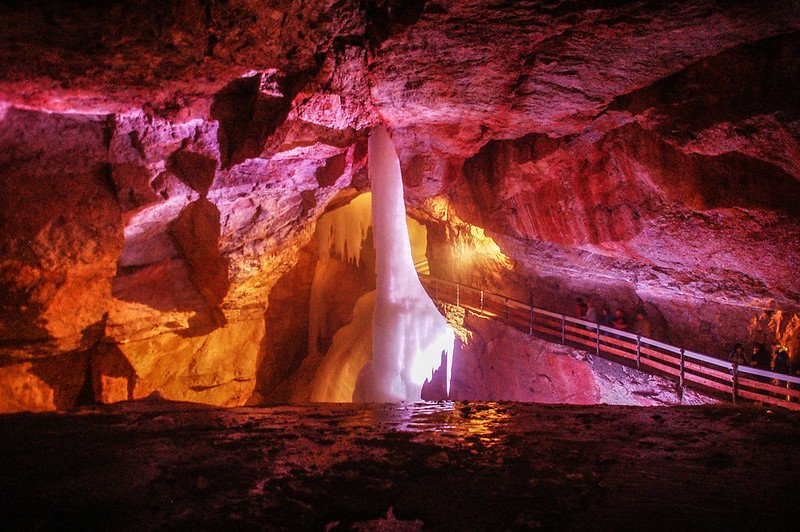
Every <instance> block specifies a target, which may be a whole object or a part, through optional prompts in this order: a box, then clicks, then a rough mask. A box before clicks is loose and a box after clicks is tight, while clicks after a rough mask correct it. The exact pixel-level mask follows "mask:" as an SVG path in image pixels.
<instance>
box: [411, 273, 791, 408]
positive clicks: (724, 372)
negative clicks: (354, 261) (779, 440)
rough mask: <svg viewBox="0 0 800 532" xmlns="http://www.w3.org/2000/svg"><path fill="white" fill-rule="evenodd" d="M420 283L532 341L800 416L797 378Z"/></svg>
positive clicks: (468, 290)
mask: <svg viewBox="0 0 800 532" xmlns="http://www.w3.org/2000/svg"><path fill="white" fill-rule="evenodd" d="M420 280H421V281H422V285H423V286H424V287H425V288H426V290H428V292H429V294H430V295H431V297H433V299H434V300H438V301H440V302H443V303H449V304H453V305H456V306H459V307H462V308H464V309H467V310H470V311H472V312H474V313H476V314H479V315H482V316H486V317H489V318H494V319H498V320H502V321H504V322H505V323H506V324H507V325H508V326H510V327H514V328H515V329H517V330H520V331H523V332H526V333H527V334H528V335H531V336H532V335H533V334H534V333H537V334H539V335H542V336H544V337H545V339H549V340H557V341H560V342H561V343H562V344H565V343H567V342H569V343H570V344H573V345H578V346H580V347H582V348H584V349H591V350H592V351H594V352H595V353H596V354H597V355H598V356H612V357H619V358H622V359H625V360H627V361H628V362H629V363H635V364H636V367H638V368H641V369H644V370H646V371H648V372H650V373H656V374H660V375H664V376H668V377H669V378H672V379H673V380H676V381H677V382H678V384H679V386H680V387H681V388H683V387H689V388H693V389H697V390H699V391H706V392H707V391H712V392H714V393H716V394H724V395H725V396H728V397H730V399H731V400H732V401H733V402H734V403H736V402H737V401H738V400H740V399H746V400H751V401H759V402H762V403H767V404H771V405H776V406H780V407H784V408H788V409H791V410H800V378H798V377H793V376H791V375H784V374H782V373H775V372H772V371H766V370H762V369H757V368H752V367H750V366H745V365H740V364H735V363H733V362H728V361H726V360H721V359H719V358H716V357H712V356H708V355H703V354H701V353H696V352H694V351H689V350H688V349H682V348H680V347H675V346H673V345H669V344H665V343H663V342H659V341H657V340H653V339H652V338H647V337H644V336H641V335H637V334H632V333H630V332H627V331H622V330H619V329H614V328H612V327H606V326H603V325H599V324H597V323H592V322H589V321H585V320H581V319H578V318H572V317H570V316H567V315H565V314H558V313H556V312H550V311H547V310H544V309H540V308H536V307H533V306H531V305H528V304H527V303H523V302H522V301H517V300H515V299H512V298H509V297H506V296H503V295H500V294H494V293H491V292H487V291H485V290H481V289H479V288H475V287H472V286H467V285H463V284H461V283H456V282H452V281H445V280H442V279H437V278H435V277H430V276H427V275H420Z"/></svg>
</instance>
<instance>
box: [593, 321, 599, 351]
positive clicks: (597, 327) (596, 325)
mask: <svg viewBox="0 0 800 532" xmlns="http://www.w3.org/2000/svg"><path fill="white" fill-rule="evenodd" d="M594 331H595V334H597V356H600V324H599V323H597V324H595V329H594Z"/></svg>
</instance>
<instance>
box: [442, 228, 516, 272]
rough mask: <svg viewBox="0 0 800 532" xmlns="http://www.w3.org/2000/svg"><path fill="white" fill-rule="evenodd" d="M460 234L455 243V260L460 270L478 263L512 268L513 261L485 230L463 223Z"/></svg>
mask: <svg viewBox="0 0 800 532" xmlns="http://www.w3.org/2000/svg"><path fill="white" fill-rule="evenodd" d="M458 229H459V231H458V234H457V235H456V238H455V240H454V242H453V258H454V260H455V261H456V263H457V264H456V266H457V268H459V269H463V268H468V267H471V266H474V265H476V264H478V263H480V264H485V263H487V262H489V263H493V268H510V267H511V261H510V260H509V258H508V257H507V256H506V255H505V254H504V253H503V252H502V251H501V250H500V246H498V245H497V243H496V242H495V241H494V239H493V238H492V237H490V236H487V235H486V232H485V231H484V230H483V228H481V227H478V226H475V225H472V224H468V223H465V222H461V223H460V224H459V226H458Z"/></svg>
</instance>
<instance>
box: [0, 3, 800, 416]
mask: <svg viewBox="0 0 800 532" xmlns="http://www.w3.org/2000/svg"><path fill="white" fill-rule="evenodd" d="M4 18H5V20H6V22H7V23H6V24H4V25H3V27H2V28H0V173H1V174H2V179H0V207H1V208H0V238H1V239H2V240H0V310H2V312H0V375H2V377H0V397H1V398H2V399H0V401H2V404H0V410H3V411H14V410H42V409H54V408H68V407H70V406H73V405H75V404H78V403H79V402H81V401H84V400H87V398H88V400H91V399H92V398H94V399H95V400H99V401H106V402H110V401H117V400H124V399H130V398H136V397H142V396H144V395H147V394H149V393H152V392H158V393H160V394H162V395H163V396H165V397H167V398H170V399H178V400H197V401H203V402H209V403H215V404H226V405H230V404H242V403H243V402H245V401H247V400H248V398H251V397H253V398H258V397H261V398H264V397H268V396H269V395H270V394H271V393H275V394H277V395H276V397H288V396H290V395H291V390H290V388H291V386H292V385H291V384H287V381H285V380H284V379H283V378H281V377H278V376H279V375H284V374H285V373H287V374H288V373H291V371H293V370H294V369H295V368H298V367H301V366H302V360H300V359H301V357H302V354H301V353H302V352H303V350H302V349H300V347H298V345H295V344H297V342H296V337H297V336H298V335H300V336H302V334H303V331H305V330H306V329H307V324H306V322H305V321H304V320H306V319H307V318H305V317H304V316H305V314H306V313H305V311H304V309H303V308H302V301H303V300H305V294H306V293H307V292H308V290H310V282H311V281H310V278H311V277H312V275H311V272H310V270H311V268H310V266H309V264H310V263H311V262H313V260H312V259H311V258H310V255H309V254H313V253H314V251H312V248H309V243H310V242H311V240H312V235H313V231H314V225H315V222H316V220H317V219H318V217H319V216H320V215H321V214H322V212H323V211H324V209H325V208H326V207H327V206H330V205H333V203H331V202H334V203H335V202H336V201H338V200H337V199H336V198H342V197H343V196H342V195H341V193H342V191H346V192H345V194H350V195H352V194H355V193H356V192H358V191H360V190H363V189H365V188H366V187H367V186H368V183H367V179H366V175H365V172H364V158H365V155H366V144H365V140H366V134H367V132H368V130H369V128H370V127H371V126H372V125H373V124H376V123H378V122H382V123H384V124H386V125H387V126H388V127H389V129H390V130H391V131H392V136H393V141H394V143H395V144H396V146H397V149H398V153H399V155H400V158H401V164H402V167H403V172H404V179H405V184H406V197H407V202H408V204H409V207H410V208H411V209H412V211H413V213H414V216H415V217H416V218H418V219H420V220H422V221H424V222H425V224H426V225H427V227H428V231H429V243H430V247H429V250H428V258H429V260H430V268H431V272H432V273H433V274H434V275H438V276H442V277H446V278H452V279H456V278H457V279H460V280H462V281H464V282H469V283H471V284H481V285H484V286H487V287H488V288H491V289H492V290H494V291H498V292H501V293H506V294H509V295H511V296H513V297H516V298H518V299H522V300H525V301H532V302H534V303H535V304H540V305H542V306H545V307H547V308H551V309H553V310H560V311H571V309H572V307H573V306H574V305H573V303H574V298H575V297H576V296H584V297H585V296H587V295H595V296H597V297H598V298H599V299H602V300H603V301H605V302H608V303H609V304H610V305H611V306H613V307H619V308H623V309H624V310H625V311H626V312H627V313H629V315H630V314H632V313H633V312H634V311H635V310H637V309H644V310H645V311H646V312H647V313H648V315H649V317H650V319H651V320H652V321H653V322H654V325H657V328H656V329H657V331H658V334H659V335H660V336H661V337H663V339H666V340H668V341H671V342H673V343H678V344H682V345H685V346H686V347H691V348H695V349H699V350H704V351H708V352H712V351H716V352H720V351H722V352H724V351H725V350H727V345H728V344H730V343H732V342H735V341H742V340H746V339H748V338H749V339H755V338H760V339H766V340H767V341H769V342H773V341H781V342H784V343H787V344H789V346H790V347H791V349H792V355H793V356H796V354H797V349H798V345H797V344H798V338H797V329H798V327H797V323H798V322H800V317H798V310H800V287H798V279H797V275H796V272H797V271H800V211H799V210H798V205H800V202H798V199H800V184H799V183H800V140H799V139H800V118H799V116H800V115H799V114H798V105H800V103H798V100H797V98H796V94H797V93H798V89H799V88H800V74H799V73H798V71H799V68H798V64H797V61H796V59H795V58H796V57H797V55H798V54H797V52H798V47H800V44H799V43H800V37H799V36H800V7H799V6H798V4H797V3H796V2H794V1H792V0H769V1H767V2H763V3H759V4H758V5H756V4H754V3H752V2H737V1H733V2H731V1H723V0H718V1H714V0H691V1H688V2H663V3H654V2H628V1H619V2H613V3H608V2H593V1H588V2H515V3H504V2H490V1H488V0H470V1H466V2H451V1H442V2H434V1H415V2H400V1H395V0H374V1H369V2H356V1H355V0H345V1H335V2H334V1H325V2H305V1H290V0H270V1H269V2H258V3H253V2H247V1H245V0H229V1H216V0H209V1H205V2H199V1H197V2H195V1H190V2H178V1H170V2H154V1H151V0H115V1H111V2H106V3H103V4H102V5H101V4H92V3H85V2H75V3H62V2H56V1H54V0H39V1H37V2H33V3H29V2H9V3H7V5H6V6H4ZM312 247H313V246H312ZM285 306H292V307H294V306H297V312H296V315H295V316H292V315H288V316H287V315H286V313H281V312H279V311H278V310H277V309H278V308H280V307H285ZM778 317H779V319H778ZM278 390H282V391H278ZM254 392H255V394H254ZM254 400H255V399H254Z"/></svg>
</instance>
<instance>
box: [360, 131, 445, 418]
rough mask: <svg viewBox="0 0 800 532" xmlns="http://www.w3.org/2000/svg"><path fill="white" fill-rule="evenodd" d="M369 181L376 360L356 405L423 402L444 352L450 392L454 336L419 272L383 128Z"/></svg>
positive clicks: (372, 147) (363, 376)
mask: <svg viewBox="0 0 800 532" xmlns="http://www.w3.org/2000/svg"><path fill="white" fill-rule="evenodd" d="M369 176H370V181H371V183H372V231H373V240H374V243H375V255H376V259H375V272H376V276H377V295H376V299H375V311H374V314H373V318H372V360H371V361H370V362H368V363H367V364H366V365H365V366H364V368H363V369H362V370H361V373H360V374H359V377H358V381H357V383H356V389H355V392H354V393H353V400H354V401H374V402H380V401H417V400H419V399H420V394H421V390H422V384H423V383H424V382H425V379H426V378H430V377H431V374H432V372H433V371H434V370H435V369H438V368H439V366H440V365H441V362H442V353H443V352H444V353H446V355H447V369H446V371H447V375H446V382H447V388H448V392H449V387H450V384H449V383H450V375H451V367H452V354H453V341H454V338H455V335H454V333H453V330H452V329H451V328H450V326H448V325H447V322H446V321H445V319H444V318H443V317H442V315H441V314H439V311H438V310H437V309H436V307H435V306H434V304H433V301H431V299H430V297H428V294H427V293H426V292H425V290H424V289H423V288H422V284H420V281H419V277H417V272H416V270H415V269H414V261H413V259H412V258H411V245H410V243H409V239H408V227H407V225H406V208H405V201H404V199H403V180H402V177H401V174H400V162H399V160H398V158H397V152H395V149H394V146H393V145H392V140H391V139H390V138H389V134H388V133H387V132H386V130H385V129H384V128H383V127H380V126H378V127H376V128H375V129H373V131H372V133H371V134H370V137H369Z"/></svg>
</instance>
